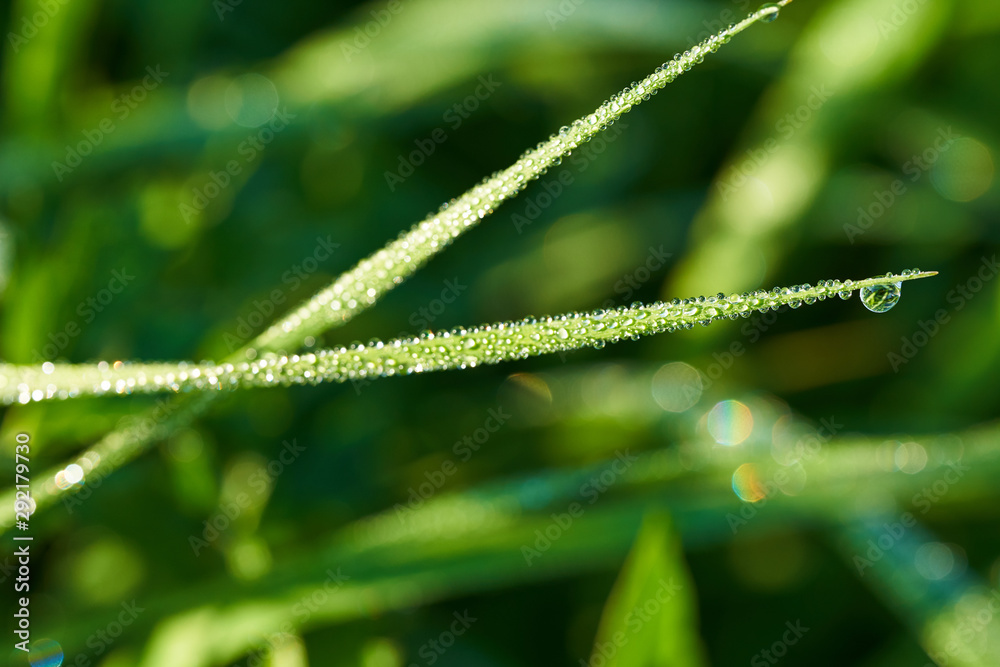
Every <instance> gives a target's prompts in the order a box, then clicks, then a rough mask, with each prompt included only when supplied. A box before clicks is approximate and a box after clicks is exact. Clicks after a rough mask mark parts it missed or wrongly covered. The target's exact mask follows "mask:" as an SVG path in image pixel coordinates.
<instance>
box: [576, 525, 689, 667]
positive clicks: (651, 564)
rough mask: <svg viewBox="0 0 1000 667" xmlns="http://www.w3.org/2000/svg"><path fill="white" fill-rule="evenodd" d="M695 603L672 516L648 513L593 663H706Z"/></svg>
mask: <svg viewBox="0 0 1000 667" xmlns="http://www.w3.org/2000/svg"><path fill="white" fill-rule="evenodd" d="M696 604H697V596H696V595H695V590H694V582H693V581H692V580H691V576H690V574H689V573H688V571H687V567H686V566H685V563H684V554H683V549H682V547H681V541H680V537H679V536H678V535H677V533H676V532H675V531H674V530H673V526H672V525H671V521H670V519H669V518H668V516H667V515H666V514H662V513H654V514H650V515H648V516H646V518H645V520H644V521H643V524H642V528H641V529H640V531H639V535H638V537H637V538H636V540H635V544H634V545H633V546H632V550H631V552H630V553H629V555H628V559H627V560H626V562H625V566H624V567H623V568H622V571H621V573H620V574H619V576H618V581H616V582H615V586H614V589H612V591H611V595H610V597H609V598H608V602H607V605H605V607H604V612H603V613H602V614H601V623H600V626H599V627H598V630H597V638H596V640H595V641H594V652H593V655H592V656H591V658H590V665H591V666H592V667H596V666H597V665H607V667H645V666H646V665H670V666H671V667H700V666H702V665H705V664H706V663H705V659H704V656H703V649H702V647H701V640H700V638H699V636H698V629H697V624H698V612H697V608H696Z"/></svg>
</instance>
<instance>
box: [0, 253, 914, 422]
mask: <svg viewBox="0 0 1000 667" xmlns="http://www.w3.org/2000/svg"><path fill="white" fill-rule="evenodd" d="M918 274H920V271H919V270H918V269H912V270H908V271H904V272H903V273H901V274H899V275H895V274H892V273H889V274H886V276H884V277H881V278H871V279H868V280H864V281H859V282H858V283H855V282H854V281H851V280H845V281H839V280H824V281H820V282H819V283H817V284H816V285H809V284H802V285H794V286H791V287H775V288H774V289H772V290H771V291H764V290H756V291H752V292H743V293H742V294H735V293H734V294H730V295H728V296H727V295H725V294H723V293H721V292H720V293H719V294H716V295H715V296H708V297H705V296H700V297H695V298H690V299H674V300H672V301H669V302H657V303H653V304H649V305H644V304H640V303H635V304H633V305H632V306H629V307H622V308H614V309H610V310H597V311H593V312H588V313H570V314H567V315H561V316H558V317H543V318H526V319H523V320H519V321H512V322H500V323H497V324H491V325H486V326H481V327H473V328H468V329H467V328H457V329H453V330H451V331H444V332H434V331H425V332H424V333H422V334H420V335H419V336H414V337H411V338H399V339H396V340H392V341H388V342H383V341H381V340H378V339H375V340H371V341H369V342H367V343H355V344H352V345H350V346H346V347H340V348H335V349H330V350H321V351H317V352H309V353H305V354H301V355H298V354H296V355H286V354H275V353H270V352H262V353H259V354H258V353H257V351H255V350H253V351H252V352H253V354H250V355H248V359H247V360H245V361H240V362H231V363H228V362H227V363H219V364H217V363H211V362H202V363H198V364H193V363H180V364H132V363H123V362H121V361H116V362H114V363H112V364H109V363H108V362H100V363H98V364H96V365H90V366H87V365H84V366H73V365H66V364H53V363H51V362H46V363H45V364H43V365H42V366H41V367H19V366H0V399H2V402H3V403H7V404H10V403H22V404H24V403H31V402H34V401H41V400H48V399H67V398H75V397H77V396H83V395H92V396H101V395H107V394H118V395H125V394H132V393H152V392H181V391H207V390H224V389H237V388H243V387H264V386H274V385H282V386H288V385H295V384H318V383H320V382H331V381H333V382H348V381H362V380H367V379H370V378H378V377H390V376H394V375H411V374H414V373H425V372H428V371H439V370H447V369H465V368H475V367H476V366H479V365H484V364H498V363H502V362H505V361H513V360H517V359H524V358H526V357H533V356H538V355H542V354H551V353H553V352H565V351H570V350H576V349H580V348H585V347H592V348H598V349H600V348H603V347H604V346H605V345H607V344H608V343H617V342H619V341H622V340H637V339H638V338H639V337H640V336H645V335H651V334H657V333H663V332H672V331H677V330H679V329H690V328H692V327H693V326H695V325H696V324H701V325H704V326H707V325H709V324H711V323H712V322H714V321H716V320H720V319H730V320H735V319H737V318H740V317H749V316H750V315H751V314H752V313H754V312H766V311H768V310H778V309H779V308H780V307H782V306H788V307H790V308H798V307H800V306H801V305H802V304H813V303H816V302H817V301H823V300H825V299H828V298H831V297H834V296H837V297H839V298H841V299H848V298H850V297H851V295H852V293H853V291H854V290H855V289H858V290H859V291H860V293H861V299H862V302H863V303H864V305H865V307H866V308H868V309H869V310H872V311H874V312H885V311H887V310H889V309H890V308H892V306H893V305H895V303H896V302H897V301H898V300H899V293H900V284H901V282H902V281H903V280H909V279H912V278H914V277H918Z"/></svg>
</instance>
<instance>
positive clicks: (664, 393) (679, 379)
mask: <svg viewBox="0 0 1000 667" xmlns="http://www.w3.org/2000/svg"><path fill="white" fill-rule="evenodd" d="M702 388H703V387H702V382H701V373H699V372H698V371H697V369H695V368H693V367H691V366H689V365H687V364H685V363H683V362H680V361H675V362H672V363H669V364H664V365H663V366H661V367H660V370H658V371H656V375H654V376H653V400H655V401H656V404H657V405H659V406H660V407H661V408H663V409H664V410H666V411H668V412H684V411H685V410H688V409H690V408H692V407H694V405H695V404H696V403H697V402H698V401H699V400H700V399H701V392H702Z"/></svg>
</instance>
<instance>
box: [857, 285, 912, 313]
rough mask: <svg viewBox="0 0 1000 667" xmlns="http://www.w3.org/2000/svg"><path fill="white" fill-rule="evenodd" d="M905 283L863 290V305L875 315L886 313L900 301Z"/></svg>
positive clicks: (874, 286) (863, 288)
mask: <svg viewBox="0 0 1000 667" xmlns="http://www.w3.org/2000/svg"><path fill="white" fill-rule="evenodd" d="M902 286H903V283H901V282H900V283H891V284H889V285H873V286H871V287H862V288H861V303H863V304H865V308H867V309H868V310H870V311H872V312H873V313H884V312H885V311H887V310H889V309H891V308H892V307H893V306H895V305H896V302H898V301H899V295H900V294H901V293H902Z"/></svg>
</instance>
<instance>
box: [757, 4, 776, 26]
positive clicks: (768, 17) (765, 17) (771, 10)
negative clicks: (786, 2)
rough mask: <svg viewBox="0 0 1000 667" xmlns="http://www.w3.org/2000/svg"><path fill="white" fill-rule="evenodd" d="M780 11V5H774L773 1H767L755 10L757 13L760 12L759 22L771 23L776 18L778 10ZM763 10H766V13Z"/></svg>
mask: <svg viewBox="0 0 1000 667" xmlns="http://www.w3.org/2000/svg"><path fill="white" fill-rule="evenodd" d="M779 11H781V5H776V4H774V3H773V2H769V3H767V4H766V5H761V6H760V9H758V10H757V12H758V13H759V14H762V16H761V17H760V19H758V20H759V21H760V22H761V23H771V22H772V21H774V20H775V19H776V18H778V12H779ZM764 12H767V13H766V14H765V13H764Z"/></svg>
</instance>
